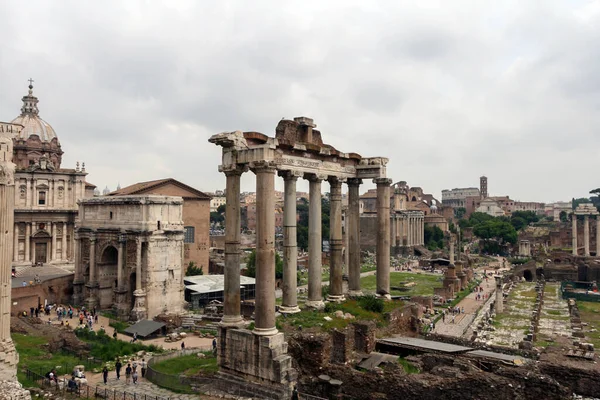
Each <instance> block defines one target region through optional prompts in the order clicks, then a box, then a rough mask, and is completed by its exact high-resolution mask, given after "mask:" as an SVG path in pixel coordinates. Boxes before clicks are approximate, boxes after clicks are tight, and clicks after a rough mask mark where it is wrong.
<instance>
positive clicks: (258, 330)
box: [252, 327, 279, 336]
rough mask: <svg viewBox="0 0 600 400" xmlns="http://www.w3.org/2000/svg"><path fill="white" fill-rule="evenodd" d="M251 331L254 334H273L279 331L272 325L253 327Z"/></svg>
mask: <svg viewBox="0 0 600 400" xmlns="http://www.w3.org/2000/svg"><path fill="white" fill-rule="evenodd" d="M252 333H253V334H254V335H256V336H273V335H275V334H277V333H279V331H278V330H277V328H275V327H273V328H254V329H253V330H252Z"/></svg>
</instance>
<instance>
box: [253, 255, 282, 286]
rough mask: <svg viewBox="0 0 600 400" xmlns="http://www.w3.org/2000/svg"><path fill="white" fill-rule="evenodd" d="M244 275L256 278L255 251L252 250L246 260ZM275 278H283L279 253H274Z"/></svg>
mask: <svg viewBox="0 0 600 400" xmlns="http://www.w3.org/2000/svg"><path fill="white" fill-rule="evenodd" d="M246 275H247V276H250V277H252V278H256V249H254V250H252V252H251V253H250V255H249V256H248V259H247V260H246ZM275 278H277V279H281V278H283V260H282V259H281V256H279V253H275Z"/></svg>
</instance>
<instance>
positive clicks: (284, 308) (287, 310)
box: [279, 306, 301, 314]
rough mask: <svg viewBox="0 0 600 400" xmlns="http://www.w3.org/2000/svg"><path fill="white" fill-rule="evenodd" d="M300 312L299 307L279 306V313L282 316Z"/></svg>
mask: <svg viewBox="0 0 600 400" xmlns="http://www.w3.org/2000/svg"><path fill="white" fill-rule="evenodd" d="M300 311H301V310H300V307H298V306H279V312H280V313H282V314H296V313H299V312H300Z"/></svg>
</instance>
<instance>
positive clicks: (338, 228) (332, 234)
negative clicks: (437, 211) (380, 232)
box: [327, 177, 389, 302]
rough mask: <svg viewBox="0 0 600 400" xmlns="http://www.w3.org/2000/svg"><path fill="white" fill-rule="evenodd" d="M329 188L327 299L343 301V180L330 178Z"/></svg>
mask: <svg viewBox="0 0 600 400" xmlns="http://www.w3.org/2000/svg"><path fill="white" fill-rule="evenodd" d="M329 188H330V189H329V202H330V203H329V204H330V213H329V248H330V249H331V252H330V259H329V296H328V297H327V300H329V301H336V302H341V301H343V300H344V288H343V281H342V275H343V267H342V246H343V243H342V181H341V180H340V179H338V178H335V177H331V178H329ZM388 224H389V216H388ZM388 241H389V231H388ZM388 252H389V249H388Z"/></svg>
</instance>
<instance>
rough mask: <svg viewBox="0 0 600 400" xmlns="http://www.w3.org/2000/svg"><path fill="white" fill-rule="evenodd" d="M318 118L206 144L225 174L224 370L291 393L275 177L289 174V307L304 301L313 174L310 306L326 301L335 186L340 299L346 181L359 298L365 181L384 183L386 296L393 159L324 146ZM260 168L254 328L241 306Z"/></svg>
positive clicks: (381, 271) (336, 292)
mask: <svg viewBox="0 0 600 400" xmlns="http://www.w3.org/2000/svg"><path fill="white" fill-rule="evenodd" d="M315 128H316V125H315V124H314V122H313V120H312V119H310V118H306V117H299V118H294V120H293V121H292V120H285V119H284V120H281V121H279V123H278V125H277V128H276V130H275V137H269V136H267V135H264V134H262V133H259V132H241V131H235V132H226V133H220V134H217V135H213V136H212V137H211V138H210V139H209V142H211V143H214V144H216V145H219V146H221V147H222V164H221V165H220V166H219V171H221V172H223V173H224V174H225V176H226V178H227V184H226V209H225V215H226V221H225V224H226V225H225V288H224V290H225V296H224V298H225V303H224V315H223V319H222V322H221V330H220V339H221V340H220V341H219V366H220V371H221V374H222V375H228V376H229V377H231V378H232V379H236V378H243V379H245V380H250V381H255V382H257V383H260V384H262V385H265V384H270V386H271V387H272V388H273V389H274V390H283V391H287V390H289V389H290V388H291V386H292V383H293V382H294V381H295V371H294V370H293V369H292V367H291V357H290V356H288V355H287V343H285V340H284V335H283V333H281V332H278V330H277V328H276V327H275V195H274V190H275V177H276V176H279V177H281V178H283V180H284V187H285V194H284V257H283V259H284V272H283V302H282V305H281V307H280V311H281V312H282V313H295V312H298V311H300V310H299V308H298V303H297V295H296V293H297V291H296V277H297V275H296V269H297V244H296V182H297V180H298V178H301V179H306V180H308V181H309V244H308V250H309V267H308V279H309V281H308V301H307V302H306V306H307V307H311V308H321V307H323V305H324V302H323V300H324V299H323V298H322V294H321V267H322V266H321V243H322V236H321V185H322V182H323V181H327V182H328V184H329V192H330V207H331V211H330V223H331V226H330V238H329V239H330V282H329V283H330V286H329V291H330V294H329V296H328V298H327V299H326V300H328V301H342V300H343V299H344V296H345V293H344V292H343V286H342V246H343V243H342V184H344V183H346V184H347V185H348V196H349V199H348V211H347V224H348V225H347V234H348V237H349V239H348V241H349V243H348V247H349V265H348V295H359V294H360V293H361V288H360V237H359V236H360V225H359V221H360V216H359V186H360V184H361V183H362V180H363V179H373V181H374V182H375V183H376V184H377V218H378V232H377V294H378V295H380V296H383V297H389V291H390V287H389V286H390V284H389V272H390V268H389V263H390V184H391V182H392V181H391V179H388V178H387V177H386V164H387V162H388V160H387V158H383V157H374V158H363V157H362V156H360V155H359V154H357V153H343V152H341V151H338V150H337V149H335V148H334V147H332V146H330V145H328V144H325V143H323V139H322V137H321V133H320V132H319V131H318V130H316V129H315ZM248 170H250V171H252V172H253V173H254V174H255V175H256V210H257V211H256V220H257V227H256V243H257V248H256V302H255V326H254V329H253V330H252V331H249V330H246V329H243V327H244V321H243V319H242V316H241V312H240V177H241V175H242V174H243V173H244V172H247V171H248Z"/></svg>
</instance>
